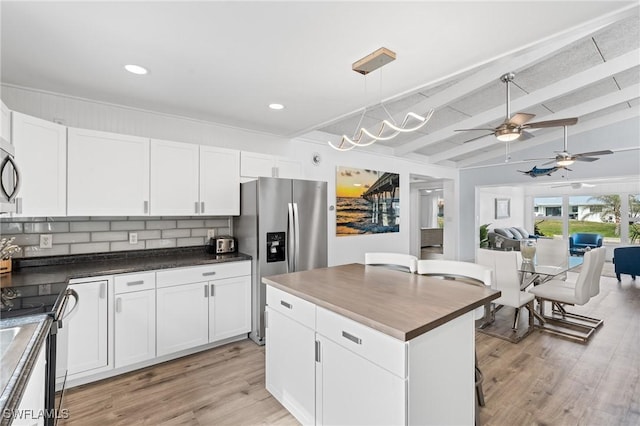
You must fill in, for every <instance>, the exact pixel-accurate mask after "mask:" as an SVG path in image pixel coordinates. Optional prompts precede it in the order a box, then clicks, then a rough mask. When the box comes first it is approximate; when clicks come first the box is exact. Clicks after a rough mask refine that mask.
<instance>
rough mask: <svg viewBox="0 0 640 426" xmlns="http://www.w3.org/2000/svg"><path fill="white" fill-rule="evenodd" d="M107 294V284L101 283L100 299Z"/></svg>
mask: <svg viewBox="0 0 640 426" xmlns="http://www.w3.org/2000/svg"><path fill="white" fill-rule="evenodd" d="M106 296H107V284H106V283H101V284H100V299H104V298H105V297H106Z"/></svg>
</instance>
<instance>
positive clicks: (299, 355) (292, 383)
mask: <svg viewBox="0 0 640 426" xmlns="http://www.w3.org/2000/svg"><path fill="white" fill-rule="evenodd" d="M266 312H267V329H266V354H265V356H266V364H265V382H266V388H267V390H268V391H269V392H270V393H271V394H272V395H273V396H274V397H275V398H276V399H277V400H278V401H279V402H280V403H281V404H282V405H283V406H284V407H285V408H286V409H287V410H289V412H290V413H291V414H293V415H294V416H295V418H296V419H298V421H300V422H301V423H302V424H306V425H308V424H314V423H315V414H316V402H315V392H316V391H315V380H316V379H315V364H316V363H315V331H314V330H312V329H310V328H309V327H306V326H304V325H302V324H300V323H299V322H297V321H294V320H293V319H291V318H289V317H287V316H285V315H282V314H281V313H279V312H277V311H275V310H274V309H272V308H270V307H267V308H266ZM335 424H346V422H343V421H342V420H341V419H339V421H338V422H335Z"/></svg>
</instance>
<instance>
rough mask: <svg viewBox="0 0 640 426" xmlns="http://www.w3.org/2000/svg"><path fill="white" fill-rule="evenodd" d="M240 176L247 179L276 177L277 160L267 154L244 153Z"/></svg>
mask: <svg viewBox="0 0 640 426" xmlns="http://www.w3.org/2000/svg"><path fill="white" fill-rule="evenodd" d="M241 156H242V158H241V162H240V175H241V176H246V177H260V176H262V177H275V176H276V175H277V173H276V170H275V167H276V163H275V158H274V157H273V156H271V155H267V154H258V153H255V152H244V151H243V152H242V154H241Z"/></svg>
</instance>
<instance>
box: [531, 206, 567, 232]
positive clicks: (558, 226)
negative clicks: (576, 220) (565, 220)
mask: <svg viewBox="0 0 640 426" xmlns="http://www.w3.org/2000/svg"><path fill="white" fill-rule="evenodd" d="M533 214H534V226H535V233H536V234H537V235H544V236H546V237H553V236H554V235H562V198H561V197H536V198H534V199H533Z"/></svg>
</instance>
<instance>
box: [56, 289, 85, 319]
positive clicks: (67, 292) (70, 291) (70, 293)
mask: <svg viewBox="0 0 640 426" xmlns="http://www.w3.org/2000/svg"><path fill="white" fill-rule="evenodd" d="M64 296H65V297H64V302H63V304H62V306H61V308H60V312H61V313H62V316H61V317H60V318H58V320H59V321H62V320H63V319H65V318H67V317H69V315H71V313H72V312H73V311H75V310H76V308H77V307H78V303H80V296H79V295H78V292H77V291H75V290H74V289H72V288H68V289H67V290H65V292H64ZM69 296H73V298H74V299H75V303H74V304H73V307H72V308H71V310H70V311H69V312H67V313H66V315H65V314H64V311H65V308H66V307H67V303H68V301H69Z"/></svg>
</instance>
